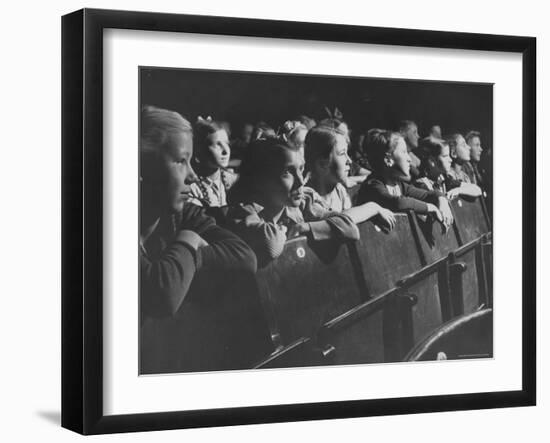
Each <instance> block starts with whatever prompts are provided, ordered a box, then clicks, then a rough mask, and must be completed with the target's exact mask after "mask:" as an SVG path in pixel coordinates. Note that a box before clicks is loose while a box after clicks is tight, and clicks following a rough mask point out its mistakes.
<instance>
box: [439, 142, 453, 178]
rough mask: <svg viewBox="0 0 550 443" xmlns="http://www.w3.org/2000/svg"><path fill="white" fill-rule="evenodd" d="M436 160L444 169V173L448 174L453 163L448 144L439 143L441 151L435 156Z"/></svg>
mask: <svg viewBox="0 0 550 443" xmlns="http://www.w3.org/2000/svg"><path fill="white" fill-rule="evenodd" d="M437 161H438V163H439V167H440V168H441V169H443V171H445V173H446V174H448V173H449V172H450V171H451V165H452V163H453V159H452V158H451V153H450V149H449V145H447V144H442V145H441V151H440V152H439V155H438V156H437Z"/></svg>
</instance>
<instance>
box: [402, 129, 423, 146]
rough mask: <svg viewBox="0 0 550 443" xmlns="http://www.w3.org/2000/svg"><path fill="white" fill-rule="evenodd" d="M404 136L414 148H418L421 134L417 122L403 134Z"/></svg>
mask: <svg viewBox="0 0 550 443" xmlns="http://www.w3.org/2000/svg"><path fill="white" fill-rule="evenodd" d="M403 137H404V138H405V140H406V143H407V144H408V145H409V146H410V147H411V148H412V149H416V148H418V139H419V138H420V136H419V135H418V127H417V126H416V125H415V124H412V125H410V126H409V127H408V128H407V130H406V131H405V133H404V134H403Z"/></svg>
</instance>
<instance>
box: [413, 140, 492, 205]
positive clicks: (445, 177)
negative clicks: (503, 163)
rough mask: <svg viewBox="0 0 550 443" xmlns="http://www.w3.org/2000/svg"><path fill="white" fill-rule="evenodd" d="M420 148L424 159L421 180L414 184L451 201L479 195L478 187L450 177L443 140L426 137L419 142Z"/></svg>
mask: <svg viewBox="0 0 550 443" xmlns="http://www.w3.org/2000/svg"><path fill="white" fill-rule="evenodd" d="M420 148H421V149H422V151H423V152H424V153H425V158H424V159H423V160H422V164H421V166H420V172H421V178H419V179H417V180H416V182H415V184H416V185H418V186H419V187H422V188H424V189H428V190H436V191H440V192H442V193H443V194H445V195H446V196H447V198H448V199H453V198H455V197H457V196H459V195H463V196H469V197H478V196H480V195H481V189H480V188H479V186H477V185H475V184H473V183H464V182H461V181H459V180H456V179H454V178H453V177H451V176H450V172H451V164H452V159H451V155H450V149H449V145H448V144H447V142H446V141H445V140H441V139H438V138H434V137H426V138H424V139H422V140H421V141H420Z"/></svg>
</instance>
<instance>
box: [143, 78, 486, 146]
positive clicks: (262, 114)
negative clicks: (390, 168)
mask: <svg viewBox="0 0 550 443" xmlns="http://www.w3.org/2000/svg"><path fill="white" fill-rule="evenodd" d="M140 89H141V90H140V93H141V103H142V104H149V105H155V106H159V107H163V108H167V109H171V110H174V111H178V112H179V113H181V114H182V115H183V116H184V117H186V118H187V119H188V120H189V121H190V122H194V121H195V120H196V118H197V116H198V115H202V116H203V117H206V116H207V115H210V116H212V118H214V119H216V120H226V121H229V123H230V124H231V126H232V131H233V132H234V134H235V133H236V131H237V130H238V128H239V127H240V126H241V125H242V124H243V123H244V122H250V123H255V122H257V121H260V120H264V121H266V122H267V123H269V124H270V125H272V126H273V127H274V128H275V129H277V127H278V126H279V125H280V124H281V123H283V122H284V121H285V120H289V119H292V118H295V117H296V116H297V115H299V114H306V115H308V116H310V117H313V118H315V119H316V120H319V119H321V118H325V117H327V114H326V112H325V111H324V106H328V107H329V109H331V110H333V109H334V107H336V106H337V107H338V108H339V109H340V110H341V111H342V113H343V115H344V120H345V121H346V122H347V123H348V125H349V126H350V128H351V129H352V130H354V133H355V134H358V133H359V132H362V131H365V130H367V129H369V128H373V127H379V128H384V129H397V124H398V122H399V121H400V120H402V119H408V120H413V121H415V122H416V123H417V125H418V129H419V132H420V135H421V137H423V136H425V135H427V131H428V130H429V128H430V127H431V126H432V125H434V124H438V125H440V126H441V129H442V131H443V135H444V136H445V135H449V134H451V133H452V132H460V133H463V134H465V133H466V132H467V131H468V130H470V129H476V130H479V131H480V132H481V133H482V145H483V147H484V149H485V150H486V153H487V154H488V153H489V152H488V151H489V149H488V148H491V147H492V139H493V86H492V85H491V84H486V83H485V84H480V83H458V82H436V81H418V80H393V79H375V78H357V77H329V76H317V75H294V74H271V73H244V72H234V71H210V70H188V69H167V68H149V67H142V68H141V69H140Z"/></svg>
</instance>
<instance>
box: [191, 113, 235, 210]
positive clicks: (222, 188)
mask: <svg viewBox="0 0 550 443" xmlns="http://www.w3.org/2000/svg"><path fill="white" fill-rule="evenodd" d="M193 143H194V148H195V157H194V166H195V171H196V172H197V175H198V181H197V182H196V183H193V184H192V185H191V191H192V196H193V203H195V204H198V205H200V206H205V207H220V206H226V205H227V191H228V190H229V189H230V188H231V186H233V184H234V183H235V181H236V180H237V175H236V174H234V173H232V172H230V171H229V170H227V166H228V164H229V159H230V156H231V148H230V147H229V137H228V135H227V130H226V129H225V128H224V127H223V126H222V124H221V123H220V122H216V121H212V120H210V119H203V118H202V117H199V118H198V120H197V123H196V124H195V128H194V133H193Z"/></svg>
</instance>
